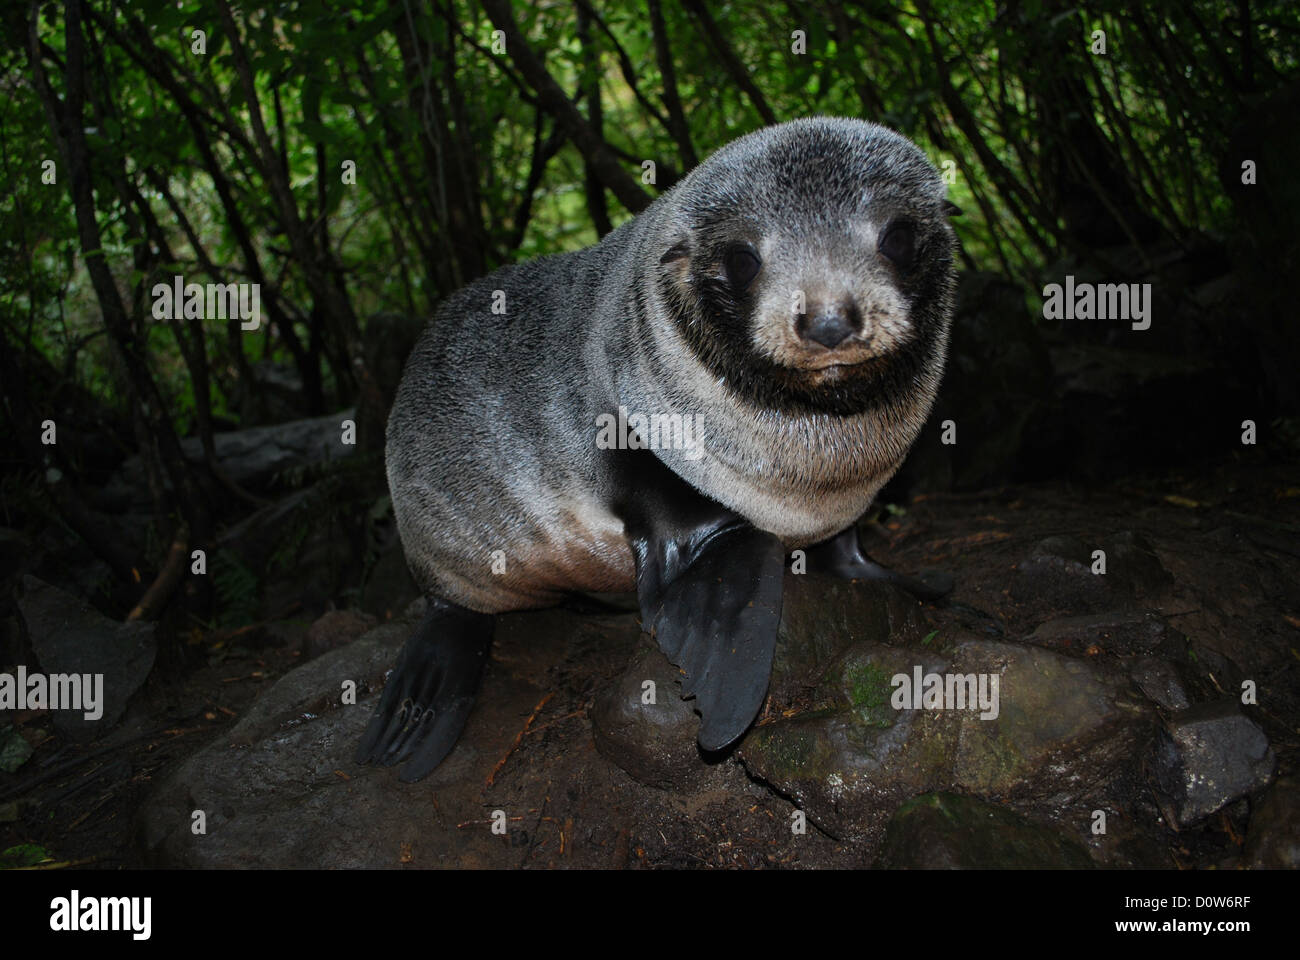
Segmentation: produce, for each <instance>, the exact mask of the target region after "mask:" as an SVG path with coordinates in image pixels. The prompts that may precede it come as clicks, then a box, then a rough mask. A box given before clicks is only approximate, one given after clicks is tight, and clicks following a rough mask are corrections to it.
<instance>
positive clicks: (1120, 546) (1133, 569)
mask: <svg viewBox="0 0 1300 960" xmlns="http://www.w3.org/2000/svg"><path fill="white" fill-rule="evenodd" d="M1103 546H1104V548H1105V550H1106V576H1108V577H1115V578H1117V579H1119V580H1120V581H1121V582H1123V583H1124V585H1125V586H1126V587H1127V588H1128V589H1129V590H1131V591H1132V592H1133V593H1134V594H1136V595H1137V596H1138V597H1145V596H1149V595H1152V594H1158V593H1159V592H1160V591H1161V590H1164V589H1165V588H1166V587H1168V586H1169V585H1170V584H1172V583H1173V577H1171V576H1170V575H1169V571H1167V570H1166V569H1165V568H1164V565H1163V564H1162V563H1161V562H1160V558H1159V557H1158V556H1156V551H1155V547H1153V546H1152V545H1151V543H1150V541H1148V540H1147V539H1146V538H1145V537H1143V536H1141V535H1140V534H1136V533H1134V532H1133V531H1131V530H1124V531H1122V532H1120V533H1117V534H1115V535H1114V536H1113V537H1110V538H1108V539H1107V540H1106V542H1105V543H1104V544H1103Z"/></svg>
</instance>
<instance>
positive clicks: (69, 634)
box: [18, 576, 157, 740]
mask: <svg viewBox="0 0 1300 960" xmlns="http://www.w3.org/2000/svg"><path fill="white" fill-rule="evenodd" d="M18 609H19V611H20V612H21V613H22V616H23V619H24V620H25V621H26V623H27V633H28V636H29V637H30V638H31V644H32V651H33V652H34V653H35V654H36V659H37V661H38V663H39V664H40V670H41V672H42V673H44V674H46V675H47V676H49V675H52V674H87V673H89V674H102V675H103V678H104V679H103V688H102V697H101V699H102V703H101V704H100V706H101V707H102V709H103V714H102V716H101V717H100V718H99V719H97V720H87V719H86V718H85V712H84V711H83V710H55V711H53V714H52V715H53V718H54V727H55V729H56V730H58V731H59V732H60V733H62V734H64V735H65V736H68V737H71V738H72V739H74V740H90V739H93V738H94V737H96V736H98V735H100V734H101V733H102V732H103V731H105V730H107V729H109V728H110V727H112V726H113V724H115V723H116V722H117V721H118V720H119V719H120V718H121V716H122V713H123V712H124V711H125V710H126V704H127V700H129V699H130V697H131V695H132V694H133V693H135V691H136V690H138V689H139V688H140V685H141V684H143V683H144V681H145V678H146V677H148V675H149V671H150V669H152V667H153V661H154V655H155V653H156V652H157V642H156V641H155V639H154V629H155V624H152V623H141V622H139V621H130V622H127V623H118V622H117V621H115V620H110V619H109V618H108V617H105V616H104V615H103V614H101V613H100V612H99V611H97V610H95V609H94V608H93V607H92V606H90V604H88V603H86V602H85V601H83V600H81V599H80V598H78V597H74V596H73V595H72V594H69V593H65V592H64V591H62V590H60V589H58V588H57V587H52V586H50V585H49V584H48V583H45V582H44V581H41V580H38V579H36V578H35V577H31V576H26V577H23V596H22V597H21V598H19V600H18ZM31 669H33V668H31V667H29V670H31Z"/></svg>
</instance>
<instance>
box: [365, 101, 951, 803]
mask: <svg viewBox="0 0 1300 960" xmlns="http://www.w3.org/2000/svg"><path fill="white" fill-rule="evenodd" d="M945 192H946V191H945V187H944V184H943V181H942V180H941V179H940V176H939V174H938V172H937V171H936V170H935V169H934V167H933V166H932V165H931V164H930V162H929V161H928V160H927V159H926V157H925V155H924V154H923V153H922V152H921V151H920V150H919V149H918V148H917V147H915V146H914V145H913V144H912V143H910V142H909V141H908V140H906V139H905V138H904V137H902V136H900V135H899V134H897V133H894V132H893V131H891V130H888V129H886V128H884V127H880V126H877V125H875V124H871V123H866V122H863V121H859V120H850V119H839V118H816V119H804V120H795V121H793V122H790V123H785V124H781V125H778V126H773V127H768V128H765V129H762V130H759V131H757V132H754V133H751V134H749V135H747V136H744V137H741V138H740V139H738V140H736V141H734V142H732V143H730V144H728V145H727V146H725V147H723V148H722V149H721V150H719V151H717V152H716V153H715V154H713V156H711V157H710V158H709V159H708V160H707V161H706V162H704V163H703V164H701V165H700V166H699V167H697V168H696V169H695V170H694V171H692V172H691V173H690V174H689V175H688V176H687V177H685V178H684V179H683V180H682V181H681V182H680V183H678V184H677V185H676V186H674V188H673V189H672V190H670V191H668V192H667V193H666V194H664V195H663V196H662V197H660V198H659V199H657V200H656V201H655V202H654V203H653V204H651V206H650V207H649V208H648V209H646V210H645V211H644V212H643V213H641V214H640V215H639V216H638V217H636V218H635V219H633V220H631V221H629V222H627V223H625V224H623V225H622V226H621V227H619V228H618V229H616V230H614V231H613V232H611V233H610V234H608V235H607V236H606V237H605V238H604V239H603V240H601V242H600V243H598V244H596V245H595V246H593V247H590V248H588V249H585V250H581V251H578V252H576V253H567V254H560V255H556V256H549V257H544V258H542V259H538V260H534V261H531V262H528V263H522V264H519V265H516V266H510V267H505V268H503V269H501V270H498V271H497V272H495V273H493V274H492V275H490V276H488V277H485V278H483V279H480V280H478V281H476V282H474V283H472V284H470V285H469V286H467V287H465V288H464V289H462V290H460V291H459V292H457V293H456V294H454V295H452V296H451V297H450V298H449V299H448V300H447V301H446V302H445V303H444V304H443V305H442V307H441V308H440V309H439V310H438V312H437V314H436V316H435V317H434V319H433V321H432V322H431V323H430V324H429V326H428V328H427V329H426V330H425V332H424V334H423V336H422V338H421V339H420V340H419V342H418V344H417V345H416V347H415V350H414V352H413V353H412V354H411V357H410V359H409V361H408V362H407V365H406V370H405V373H404V375H403V379H402V382H401V385H400V387H399V388H398V392H397V397H396V400H395V401H394V405H393V409H392V413H391V415H390V418H389V421H388V436H387V461H388V482H389V487H390V489H391V492H392V498H393V507H394V511H395V513H396V516H397V523H398V528H399V532H400V535H401V539H402V544H403V547H404V550H405V553H406V559H407V562H408V564H409V566H410V568H411V572H412V574H413V575H414V577H415V580H416V583H417V584H418V585H419V587H420V589H421V590H422V591H424V593H425V594H426V595H427V597H428V600H429V606H428V612H427V614H426V616H425V618H424V620H423V622H422V623H421V624H420V625H419V627H418V628H417V629H416V631H415V633H414V634H413V635H412V636H411V638H410V639H409V640H408V641H407V643H406V645H405V647H403V649H402V652H401V654H400V656H399V658H398V661H397V664H396V667H395V669H394V671H393V672H392V674H391V675H390V677H389V679H388V682H387V686H386V687H385V689H384V692H383V695H382V697H381V700H380V704H379V707H378V709H377V710H376V712H375V714H374V716H373V718H372V720H371V722H370V726H369V728H368V729H367V731H366V733H365V735H364V737H363V739H362V742H361V744H360V747H359V749H358V751H357V760H358V761H359V762H374V763H381V764H394V763H399V762H404V761H405V766H404V767H403V769H402V774H401V779H403V780H406V781H411V780H417V779H419V778H421V777H423V776H424V775H425V774H427V773H429V772H430V771H431V770H433V768H434V767H436V766H437V765H438V764H439V763H440V762H441V761H442V759H443V758H444V757H445V756H446V755H447V753H448V752H450V750H451V748H452V746H453V745H454V744H455V742H456V739H457V737H458V736H459V735H460V732H461V729H462V728H463V727H464V725H465V720H466V717H467V716H468V714H469V711H470V707H471V706H472V704H473V701H474V696H475V693H476V691H477V688H478V683H479V678H480V676H481V674H482V671H483V666H484V663H485V661H486V659H487V653H488V649H489V645H490V643H491V640H492V628H493V622H494V620H493V615H494V614H497V613H501V612H504V611H508V610H518V609H524V608H532V607H541V606H547V605H553V604H555V603H557V602H559V601H560V600H562V599H563V598H564V596H565V595H566V594H569V593H571V592H578V591H596V592H602V591H630V590H633V589H635V590H636V592H637V596H638V602H639V606H640V610H641V617H642V626H643V628H644V629H645V630H646V631H647V632H649V633H651V634H652V635H653V636H654V637H655V638H656V640H657V642H658V643H659V645H660V647H661V648H662V649H663V651H664V652H665V654H666V655H667V656H668V659H669V660H670V661H672V662H673V663H674V664H676V665H677V666H679V667H680V668H681V669H682V670H683V672H684V676H683V679H682V695H683V696H684V697H691V696H693V697H695V698H696V709H697V710H698V711H699V713H700V714H701V717H702V722H701V726H700V733H699V743H700V746H701V747H702V748H703V749H705V750H718V749H721V748H723V747H726V746H727V745H729V744H731V743H732V742H733V741H735V740H736V739H737V738H738V737H739V736H740V735H741V734H742V733H744V731H745V730H746V728H747V727H748V726H749V724H750V723H751V722H752V721H753V719H754V717H755V716H756V715H757V713H758V710H759V708H760V707H761V705H762V702H763V698H764V696H765V695H766V692H767V684H768V679H769V676H770V672H771V665H772V655H773V650H774V645H775V641H776V635H777V627H778V625H779V623H780V617H781V588H782V575H783V573H784V564H785V557H786V554H787V551H789V550H791V549H794V548H801V547H808V548H809V549H808V561H809V567H810V568H814V567H818V568H821V569H823V570H829V571H831V572H834V573H837V574H839V575H842V576H846V577H865V578H876V579H881V578H883V579H888V580H892V581H894V582H899V583H902V584H904V585H905V586H907V587H908V588H909V589H912V590H913V591H914V592H916V593H919V594H922V595H929V594H932V593H933V591H930V590H928V589H927V588H926V586H925V585H923V584H919V583H916V582H915V581H908V580H906V578H903V577H900V576H898V575H896V574H893V573H890V572H889V571H887V570H884V569H882V568H881V567H879V566H877V565H875V564H874V563H872V562H871V561H870V560H869V559H868V558H867V557H866V555H865V554H864V553H863V551H862V547H861V545H860V544H859V542H858V535H857V528H856V526H855V522H856V521H857V520H858V519H859V518H860V517H861V516H862V515H863V514H864V513H865V512H866V510H867V508H868V507H869V506H870V504H871V502H872V499H873V498H874V497H875V495H876V493H877V491H878V490H879V489H880V487H881V486H882V485H883V484H884V483H885V481H886V480H888V479H889V477H890V476H891V475H892V474H893V473H894V471H895V470H896V469H897V467H898V466H899V464H900V463H901V462H902V460H903V457H904V455H905V454H906V453H907V450H908V448H909V447H910V446H911V444H912V442H913V440H915V438H916V436H917V434H918V432H919V431H920V429H921V426H922V424H923V423H924V421H925V419H926V417H927V415H928V414H929V411H930V406H931V403H932V401H933V399H934V396H935V392H936V390H937V389H938V386H939V380H940V377H941V375H942V370H943V364H944V359H945V356H946V352H947V344H948V326H949V322H950V317H951V312H952V297H953V287H954V281H955V275H954V270H953V249H954V243H955V239H954V235H953V232H952V228H951V226H950V225H949V223H948V219H947V216H948V212H949V206H950V205H949V204H948V203H947V201H946V197H945ZM494 300H495V302H496V303H497V304H499V305H503V306H504V310H498V311H497V312H494V310H493V304H494ZM624 424H626V425H628V429H627V431H626V435H625V436H619V435H618V434H619V430H618V429H615V427H619V428H621V427H622V426H623V425H624ZM683 425H686V426H687V427H693V428H695V429H690V430H689V431H688V430H681V429H680V428H681V427H682V426H683ZM665 432H666V433H667V434H669V435H670V436H669V440H670V442H664V437H663V434H664V433H665ZM688 432H689V434H690V435H689V436H686V434H687V433H688ZM656 433H658V434H660V435H659V436H658V437H657V439H658V442H656ZM679 441H685V442H679Z"/></svg>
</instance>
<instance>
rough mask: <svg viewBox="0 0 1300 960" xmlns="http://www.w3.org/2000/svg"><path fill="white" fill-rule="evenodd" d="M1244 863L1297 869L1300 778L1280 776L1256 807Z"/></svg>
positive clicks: (1270, 867) (1299, 842)
mask: <svg viewBox="0 0 1300 960" xmlns="http://www.w3.org/2000/svg"><path fill="white" fill-rule="evenodd" d="M1246 863H1247V864H1248V865H1249V866H1252V867H1264V868H1268V869H1285V870H1296V869H1300V780H1297V779H1296V778H1295V777H1281V778H1279V779H1278V781H1277V782H1276V783H1274V784H1273V786H1272V787H1270V788H1269V791H1268V793H1266V794H1264V798H1263V799H1262V800H1261V801H1260V802H1259V804H1258V806H1256V808H1255V810H1254V812H1253V813H1252V814H1251V817H1250V832H1249V833H1248V834H1247V836H1246Z"/></svg>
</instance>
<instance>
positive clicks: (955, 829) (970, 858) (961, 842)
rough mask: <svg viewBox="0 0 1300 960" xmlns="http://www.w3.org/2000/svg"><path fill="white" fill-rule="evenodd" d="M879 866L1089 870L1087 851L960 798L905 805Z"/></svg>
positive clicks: (942, 796)
mask: <svg viewBox="0 0 1300 960" xmlns="http://www.w3.org/2000/svg"><path fill="white" fill-rule="evenodd" d="M875 866H877V867H885V868H903V869H921V870H955V869H956V870H960V869H981V868H989V867H1009V868H1020V869H1024V868H1042V867H1049V868H1051V867H1057V868H1075V869H1078V868H1089V867H1092V866H1094V864H1093V861H1092V858H1091V857H1089V856H1088V851H1087V848H1085V847H1084V846H1083V845H1082V844H1081V843H1079V842H1078V841H1077V840H1075V839H1074V838H1072V837H1070V836H1068V835H1066V834H1065V833H1063V832H1061V831H1060V830H1057V829H1055V828H1053V827H1049V826H1045V825H1043V824H1038V823H1034V822H1032V821H1030V820H1027V819H1026V818H1024V817H1022V816H1020V814H1018V813H1016V812H1015V811H1013V810H1009V809H1007V808H1006V807H1000V806H996V805H994V804H991V803H985V802H983V801H981V800H977V799H975V798H973V797H965V796H961V795H959V794H954V793H928V794H924V795H923V796H920V797H916V798H915V799H912V800H909V801H908V802H907V803H905V804H903V805H902V806H901V807H900V808H899V809H898V812H896V813H895V814H894V815H893V817H891V818H890V820H889V823H888V824H886V826H885V832H884V839H883V841H882V842H881V846H880V855H879V858H878V860H877V861H876V864H875Z"/></svg>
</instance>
